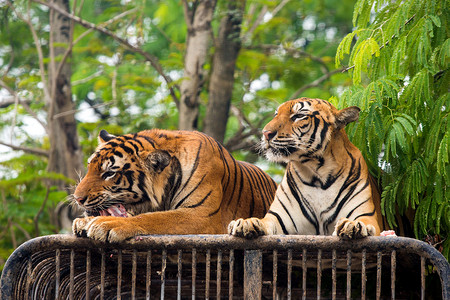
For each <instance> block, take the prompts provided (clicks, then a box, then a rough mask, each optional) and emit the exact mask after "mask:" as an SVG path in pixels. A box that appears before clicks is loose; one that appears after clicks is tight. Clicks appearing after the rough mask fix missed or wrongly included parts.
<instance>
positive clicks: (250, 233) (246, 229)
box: [228, 218, 267, 239]
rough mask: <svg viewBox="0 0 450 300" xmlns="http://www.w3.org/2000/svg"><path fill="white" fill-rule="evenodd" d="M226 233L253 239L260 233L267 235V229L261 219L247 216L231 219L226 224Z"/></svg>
mask: <svg viewBox="0 0 450 300" xmlns="http://www.w3.org/2000/svg"><path fill="white" fill-rule="evenodd" d="M228 233H229V234H231V235H234V236H238V237H244V238H246V239H254V238H257V237H258V236H261V235H267V230H266V228H265V224H264V223H263V222H262V220H261V219H258V218H248V219H237V220H234V221H231V222H230V224H229V225H228Z"/></svg>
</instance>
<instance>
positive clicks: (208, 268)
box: [205, 249, 211, 299]
mask: <svg viewBox="0 0 450 300" xmlns="http://www.w3.org/2000/svg"><path fill="white" fill-rule="evenodd" d="M210 279H211V250H210V249H208V250H206V282H205V285H206V286H205V299H209V281H210Z"/></svg>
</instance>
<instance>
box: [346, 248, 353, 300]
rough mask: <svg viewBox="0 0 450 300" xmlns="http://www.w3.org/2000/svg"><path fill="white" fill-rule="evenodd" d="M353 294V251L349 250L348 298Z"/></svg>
mask: <svg viewBox="0 0 450 300" xmlns="http://www.w3.org/2000/svg"><path fill="white" fill-rule="evenodd" d="M351 296H352V251H350V250H347V299H348V300H350V299H351Z"/></svg>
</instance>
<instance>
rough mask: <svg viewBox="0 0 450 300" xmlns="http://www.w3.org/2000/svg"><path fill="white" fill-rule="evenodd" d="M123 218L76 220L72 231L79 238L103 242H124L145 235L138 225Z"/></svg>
mask: <svg viewBox="0 0 450 300" xmlns="http://www.w3.org/2000/svg"><path fill="white" fill-rule="evenodd" d="M134 223H135V222H130V220H129V219H128V218H121V217H112V216H105V217H86V218H79V219H75V220H74V221H73V224H72V231H73V233H74V234H75V235H76V236H78V237H88V238H91V239H94V240H99V241H102V242H111V243H114V242H122V241H124V240H126V239H129V238H132V237H134V236H136V235H139V234H143V233H144V232H143V231H142V230H141V228H140V226H139V225H138V224H134Z"/></svg>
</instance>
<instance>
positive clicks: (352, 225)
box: [333, 218, 376, 240]
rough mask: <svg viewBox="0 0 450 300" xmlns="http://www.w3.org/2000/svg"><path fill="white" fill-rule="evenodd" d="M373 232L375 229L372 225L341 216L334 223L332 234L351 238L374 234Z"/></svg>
mask: <svg viewBox="0 0 450 300" xmlns="http://www.w3.org/2000/svg"><path fill="white" fill-rule="evenodd" d="M375 233H376V230H375V227H374V226H373V225H370V224H369V225H366V224H364V223H363V222H361V221H350V220H349V219H346V218H342V219H340V220H339V221H338V222H337V223H336V226H335V228H334V232H333V235H334V236H339V237H340V238H341V239H345V240H352V239H360V238H363V237H366V236H374V235H375Z"/></svg>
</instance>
